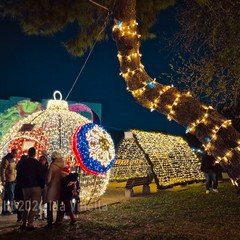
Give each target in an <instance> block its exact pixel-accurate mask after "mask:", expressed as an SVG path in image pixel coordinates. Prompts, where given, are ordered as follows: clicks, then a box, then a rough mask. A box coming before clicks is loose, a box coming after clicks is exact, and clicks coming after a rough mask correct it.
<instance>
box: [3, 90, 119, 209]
mask: <svg viewBox="0 0 240 240" xmlns="http://www.w3.org/2000/svg"><path fill="white" fill-rule="evenodd" d="M56 94H59V95H60V99H56ZM75 108H76V107H75ZM76 129H77V130H76ZM83 130H85V131H83ZM84 134H86V135H87V137H85V135H84ZM106 138H107V140H106ZM103 140H104V144H100V143H101V142H102V141H103ZM79 143H81V144H85V149H84V152H81V151H83V149H80V145H79ZM74 144H75V146H74ZM99 145H100V147H99ZM30 147H35V148H36V150H37V157H40V155H41V150H43V149H46V150H47V151H48V152H49V153H50V154H51V153H52V152H53V151H54V150H60V151H61V152H62V154H63V155H64V156H65V158H66V160H68V161H70V162H71V165H79V166H80V170H79V171H80V182H81V192H80V200H81V204H88V203H90V202H93V201H95V200H97V199H98V198H99V197H100V196H101V195H102V194H103V193H104V192H105V190H106V187H107V184H108V181H109V171H108V170H109V168H110V167H111V165H112V164H113V161H114V157H115V155H114V154H115V153H114V145H113V142H112V139H111V137H110V136H109V135H108V134H107V133H106V132H105V131H104V130H103V129H102V128H101V127H100V126H99V125H97V124H94V123H92V122H91V121H90V120H89V119H87V118H86V117H84V116H82V115H80V114H79V113H76V112H72V111H69V108H68V103H67V102H66V101H63V100H62V95H61V93H60V92H59V91H56V92H55V93H54V99H53V100H49V101H48V104H47V109H46V110H42V111H38V112H35V113H33V114H31V115H29V116H28V117H26V118H24V119H22V120H20V121H18V122H17V123H16V124H15V125H14V126H13V127H11V128H10V130H9V132H8V133H7V134H6V135H5V136H4V137H3V139H2V142H1V144H0V150H1V152H2V153H3V154H4V153H6V152H7V151H8V150H10V149H11V148H17V149H19V156H21V155H22V154H24V153H26V152H27V150H28V149H29V148H30ZM96 147H98V148H96ZM101 147H102V148H103V150H102V148H101ZM93 151H96V152H98V153H99V155H100V157H102V159H100V158H99V156H92V155H91V154H92V152H93ZM106 152H107V153H108V154H106ZM94 157H95V158H94ZM97 157H98V158H97ZM88 159H89V160H90V161H91V164H90V165H88V162H87V161H88ZM101 160H104V162H103V164H102V165H101V164H100V162H99V161H101ZM85 165H86V167H85ZM96 165H101V166H102V168H101V169H100V170H99V168H98V169H97V170H96V169H94V167H96ZM104 167H105V168H104ZM88 170H89V171H88ZM91 170H92V171H93V172H91ZM89 173H90V174H89Z"/></svg>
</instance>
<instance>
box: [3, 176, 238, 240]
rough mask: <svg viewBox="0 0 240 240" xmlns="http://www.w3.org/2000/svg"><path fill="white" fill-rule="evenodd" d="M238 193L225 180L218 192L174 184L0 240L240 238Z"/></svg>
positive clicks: (11, 234) (16, 232)
mask: <svg viewBox="0 0 240 240" xmlns="http://www.w3.org/2000/svg"><path fill="white" fill-rule="evenodd" d="M239 200H240V195H238V194H237V190H236V188H235V187H233V186H232V185H231V183H230V182H229V181H227V182H223V183H220V184H219V193H213V192H210V194H208V195H206V194H205V187H204V184H194V185H189V186H187V187H175V188H173V189H169V190H161V191H159V192H157V193H153V194H150V195H148V196H144V197H142V198H135V199H134V198H133V199H132V200H131V201H128V202H124V203H119V204H115V205H111V206H106V207H104V208H103V209H97V210H94V211H91V212H85V213H82V214H81V215H80V216H79V222H78V223H77V224H76V225H75V226H69V225H68V222H69V221H65V222H64V224H63V226H61V228H57V229H52V230H45V229H40V228H39V229H37V230H35V231H33V232H20V231H19V230H17V229H16V230H13V231H12V232H8V233H6V234H1V235H0V239H6V240H12V239H14V240H19V239H29V240H31V239H35V240H38V239H41V240H48V239H51V240H73V239H113V240H114V239H177V240H182V239H189V240H195V239H209V240H215V239H223V240H226V239H228V240H235V239H238V240H239V239H240V228H239V221H240V207H239Z"/></svg>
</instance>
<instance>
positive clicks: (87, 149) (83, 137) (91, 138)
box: [72, 123, 115, 175]
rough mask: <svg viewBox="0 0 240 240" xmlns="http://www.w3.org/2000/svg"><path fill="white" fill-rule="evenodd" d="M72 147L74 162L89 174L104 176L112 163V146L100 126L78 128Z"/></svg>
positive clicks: (86, 125) (108, 137)
mask: <svg viewBox="0 0 240 240" xmlns="http://www.w3.org/2000/svg"><path fill="white" fill-rule="evenodd" d="M72 146H73V152H74V154H75V158H76V160H77V161H78V163H79V164H80V166H81V168H82V169H84V170H85V171H86V172H87V173H89V174H93V175H99V174H104V173H106V172H107V171H108V170H109V169H110V168H111V167H112V165H113V163H114V158H115V150H114V144H113V141H112V138H111V136H110V135H109V134H108V133H107V132H106V130H105V129H104V128H103V127H102V126H99V125H97V124H94V123H87V124H84V125H82V126H80V127H78V128H77V130H76V131H75V133H74V134H73V139H72Z"/></svg>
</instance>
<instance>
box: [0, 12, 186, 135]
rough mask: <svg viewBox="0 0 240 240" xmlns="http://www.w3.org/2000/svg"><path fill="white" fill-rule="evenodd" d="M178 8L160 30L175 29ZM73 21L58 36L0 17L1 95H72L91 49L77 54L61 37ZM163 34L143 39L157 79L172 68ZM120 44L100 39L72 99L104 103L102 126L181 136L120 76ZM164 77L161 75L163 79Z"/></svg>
mask: <svg viewBox="0 0 240 240" xmlns="http://www.w3.org/2000/svg"><path fill="white" fill-rule="evenodd" d="M173 13H174V11H173V9H172V8H170V9H168V10H167V11H164V12H162V13H161V14H160V15H159V21H158V24H157V25H156V26H157V27H156V29H157V32H158V35H159V36H161V35H162V34H163V33H164V34H166V33H167V34H169V31H170V32H171V31H173V28H171V27H170V26H171V24H174V17H173ZM74 33H75V28H74V26H69V27H68V28H66V29H65V30H64V32H61V33H58V34H56V35H55V36H54V37H53V36H51V37H43V36H27V35H26V34H25V33H23V32H22V30H21V28H20V26H19V24H18V23H17V21H14V20H10V19H1V20H0V54H1V58H0V82H1V88H0V99H9V97H10V96H18V97H26V98H31V100H32V101H40V100H41V99H51V98H52V96H53V92H54V91H55V90H59V91H61V93H62V95H63V99H64V98H65V97H66V96H67V94H68V92H69V90H70V88H71V87H72V84H73V82H74V80H75V79H76V76H77V75H78V73H79V71H80V69H81V68H82V66H83V63H84V61H85V59H86V57H87V54H86V55H85V56H84V57H82V58H75V57H73V56H71V55H69V54H68V53H67V51H66V50H65V49H64V47H63V46H62V45H61V42H63V41H65V40H67V39H69V38H71V36H72V35H73V34H74ZM161 48H162V41H161V37H158V38H157V39H154V40H148V41H146V42H143V43H142V46H141V49H140V50H141V53H142V62H143V64H144V66H145V69H146V71H147V72H148V74H149V75H150V76H151V77H152V78H157V79H158V77H159V76H160V74H161V72H165V71H167V69H168V64H169V53H168V52H166V51H165V52H164V51H160V49H161ZM119 72H120V71H119V63H118V60H117V48H116V45H115V42H114V41H113V40H112V39H111V38H110V39H109V40H108V41H107V42H102V43H97V45H96V46H95V48H94V50H93V52H92V54H91V56H90V58H89V60H88V62H87V64H86V66H85V68H84V70H83V72H82V74H81V76H80V78H79V80H78V82H77V84H76V85H75V87H74V89H73V91H72V92H71V94H70V96H69V97H68V100H70V101H77V102H93V103H101V104H102V125H103V126H106V127H108V128H112V129H116V130H127V129H132V128H134V129H141V130H154V131H161V132H167V133H171V134H174V135H180V134H183V133H184V132H185V129H184V128H183V127H181V126H180V125H178V124H177V123H175V122H174V121H170V122H169V121H168V120H167V118H166V117H165V116H164V115H162V114H160V113H157V112H156V111H154V112H150V110H148V109H145V108H143V107H141V106H140V105H139V104H137V103H136V102H135V100H134V98H133V97H132V96H131V94H130V93H129V92H128V91H127V90H126V85H125V82H124V80H123V78H122V77H120V76H119ZM158 81H159V80H158Z"/></svg>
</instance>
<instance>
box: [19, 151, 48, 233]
mask: <svg viewBox="0 0 240 240" xmlns="http://www.w3.org/2000/svg"><path fill="white" fill-rule="evenodd" d="M35 156H36V149H35V148H34V147H31V148H29V149H28V159H26V160H25V161H24V162H22V164H21V165H20V166H19V168H18V175H17V181H18V182H19V183H20V184H21V186H22V188H23V199H24V201H23V216H22V218H23V219H22V221H23V224H22V226H21V227H20V229H22V230H24V229H27V230H33V229H34V226H33V220H34V216H35V214H36V212H37V211H38V207H39V203H40V199H41V194H42V189H43V188H44V184H45V179H44V173H43V168H42V166H41V164H40V163H39V162H38V160H37V159H36V158H35Z"/></svg>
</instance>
